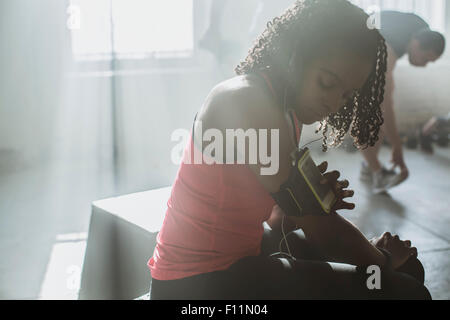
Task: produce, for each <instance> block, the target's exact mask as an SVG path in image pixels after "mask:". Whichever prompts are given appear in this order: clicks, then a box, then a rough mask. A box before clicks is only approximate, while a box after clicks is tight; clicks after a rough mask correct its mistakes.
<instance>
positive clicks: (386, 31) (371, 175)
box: [361, 11, 445, 193]
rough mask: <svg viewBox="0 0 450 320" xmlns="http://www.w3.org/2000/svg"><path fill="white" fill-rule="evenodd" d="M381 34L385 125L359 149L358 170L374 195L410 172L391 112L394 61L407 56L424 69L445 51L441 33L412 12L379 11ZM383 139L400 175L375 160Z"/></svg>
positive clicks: (393, 114)
mask: <svg viewBox="0 0 450 320" xmlns="http://www.w3.org/2000/svg"><path fill="white" fill-rule="evenodd" d="M380 23H381V30H380V32H381V34H382V35H383V37H384V38H385V39H386V43H387V52H388V63H387V74H386V87H385V96H384V102H383V104H382V107H381V108H382V110H383V116H384V122H385V123H384V124H383V126H382V130H381V134H380V139H379V140H378V143H377V144H376V145H375V146H374V147H370V148H367V149H365V150H362V151H361V153H362V155H363V157H364V159H365V161H364V162H363V164H362V169H361V179H362V180H364V181H367V182H370V183H372V187H373V191H374V192H375V193H380V192H385V191H387V190H388V189H390V188H392V187H394V186H396V185H399V184H400V183H402V182H403V181H405V180H406V179H407V178H408V175H409V172H408V168H407V166H406V164H405V160H404V157H403V148H402V142H401V139H400V135H399V133H398V130H397V126H396V119H395V112H394V101H393V96H394V88H395V86H394V75H393V73H394V69H395V66H396V63H397V60H398V59H400V58H401V57H403V56H404V55H405V54H408V58H409V62H410V64H411V65H413V66H417V67H425V66H426V65H427V64H428V63H430V62H435V61H436V60H437V59H439V57H441V55H442V53H443V52H444V49H445V38H444V36H443V35H442V34H440V33H438V32H436V31H432V30H430V28H429V25H428V24H427V23H426V22H425V21H424V20H423V19H421V18H420V17H418V16H417V15H415V14H412V13H403V12H397V11H381V13H380ZM384 137H386V138H387V139H388V140H389V142H390V145H391V146H392V160H391V162H392V163H393V165H394V167H399V168H400V170H401V172H400V174H396V172H395V171H394V170H392V169H391V170H388V169H386V168H384V167H383V165H382V164H381V163H380V161H379V159H378V154H379V151H380V147H381V144H382V142H383V139H384Z"/></svg>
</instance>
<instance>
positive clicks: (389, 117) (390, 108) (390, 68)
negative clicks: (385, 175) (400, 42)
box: [381, 45, 409, 178]
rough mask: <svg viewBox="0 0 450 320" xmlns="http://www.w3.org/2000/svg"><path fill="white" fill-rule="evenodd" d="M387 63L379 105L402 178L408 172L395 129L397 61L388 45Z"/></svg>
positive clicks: (385, 131)
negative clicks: (381, 102) (395, 76)
mask: <svg viewBox="0 0 450 320" xmlns="http://www.w3.org/2000/svg"><path fill="white" fill-rule="evenodd" d="M387 47H388V65H387V73H386V86H385V94H384V101H383V104H382V105H381V109H382V112H383V118H384V125H383V131H384V134H385V135H386V138H387V139H388V140H389V142H390V143H391V146H392V160H391V161H392V163H393V164H394V166H396V167H397V166H398V167H399V168H400V169H401V173H402V175H403V176H404V178H406V177H408V175H409V172H408V168H407V166H406V164H405V161H404V158H403V146H402V142H401V138H400V135H399V132H398V129H397V122H396V116H395V111H394V90H395V84H394V68H395V64H396V62H397V55H396V54H395V52H394V51H393V50H392V48H391V47H390V46H389V45H388V46H387Z"/></svg>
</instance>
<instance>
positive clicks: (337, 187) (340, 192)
mask: <svg viewBox="0 0 450 320" xmlns="http://www.w3.org/2000/svg"><path fill="white" fill-rule="evenodd" d="M318 168H319V171H320V173H322V174H323V177H324V179H323V180H322V181H321V183H322V184H326V183H328V184H329V185H330V187H331V189H332V190H333V192H334V194H335V195H336V198H337V201H336V203H335V204H334V206H333V211H337V210H341V209H347V210H353V209H355V204H354V203H349V202H345V201H344V200H343V199H345V198H351V197H353V195H354V194H355V192H354V191H353V190H346V188H348V186H349V182H348V180H341V181H338V179H339V177H340V176H341V174H340V172H339V171H331V172H327V173H325V172H326V171H327V168H328V162H326V161H325V162H322V163H321V164H320V165H319V166H318Z"/></svg>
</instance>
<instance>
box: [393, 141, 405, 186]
mask: <svg viewBox="0 0 450 320" xmlns="http://www.w3.org/2000/svg"><path fill="white" fill-rule="evenodd" d="M391 162H392V164H393V165H394V168H395V167H399V168H400V170H401V177H402V179H404V180H406V179H407V178H408V176H409V170H408V167H407V166H406V163H405V160H404V158H403V149H402V147H401V146H398V147H394V148H393V149H392V159H391Z"/></svg>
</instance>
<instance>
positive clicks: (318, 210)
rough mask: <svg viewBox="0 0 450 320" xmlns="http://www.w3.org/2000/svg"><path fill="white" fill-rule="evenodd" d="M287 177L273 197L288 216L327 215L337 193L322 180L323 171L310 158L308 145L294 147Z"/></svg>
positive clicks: (272, 194)
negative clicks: (321, 182)
mask: <svg viewBox="0 0 450 320" xmlns="http://www.w3.org/2000/svg"><path fill="white" fill-rule="evenodd" d="M291 157H292V165H293V166H292V168H291V171H290V174H289V178H288V181H286V182H285V183H283V184H282V185H281V186H280V190H279V191H278V192H277V193H271V196H272V198H273V199H274V200H275V202H276V203H277V204H278V206H279V207H280V208H281V209H282V210H283V211H284V213H285V214H286V215H287V216H294V217H302V216H305V215H328V214H330V213H331V211H332V207H333V205H334V203H335V202H336V196H335V194H334V192H333V190H332V189H331V187H330V186H329V185H328V184H320V181H321V179H322V178H323V175H322V174H321V173H320V171H319V169H318V168H317V166H316V165H315V163H314V161H313V160H312V159H311V156H310V154H309V150H308V149H307V148H305V149H301V150H295V151H294V152H293V153H292V155H291Z"/></svg>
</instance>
